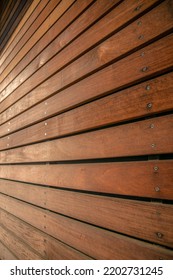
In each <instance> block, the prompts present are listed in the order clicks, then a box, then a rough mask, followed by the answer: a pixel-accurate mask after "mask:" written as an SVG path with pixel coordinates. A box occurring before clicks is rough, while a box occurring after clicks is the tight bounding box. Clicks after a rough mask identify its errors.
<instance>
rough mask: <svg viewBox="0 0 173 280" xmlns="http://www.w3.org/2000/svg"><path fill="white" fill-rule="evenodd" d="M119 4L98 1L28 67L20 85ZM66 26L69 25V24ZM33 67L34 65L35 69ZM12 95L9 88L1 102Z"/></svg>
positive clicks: (2, 96) (116, 0)
mask: <svg viewBox="0 0 173 280" xmlns="http://www.w3.org/2000/svg"><path fill="white" fill-rule="evenodd" d="M73 2H74V1H73ZM118 2H119V0H114V1H109V2H108V1H103V0H102V1H101V0H98V1H96V2H94V4H93V5H92V6H91V8H90V9H89V10H86V11H85V12H84V13H83V14H82V15H81V16H80V17H79V18H78V19H77V20H76V21H74V22H73V23H72V24H71V25H70V26H69V27H68V28H67V29H66V30H65V31H64V32H63V33H61V34H60V35H59V36H58V38H57V39H56V40H55V41H54V42H53V43H52V44H51V45H50V46H48V49H46V50H45V51H44V52H43V53H42V54H41V55H40V56H39V57H37V58H36V59H35V60H34V61H33V62H32V64H31V67H27V69H26V71H25V73H24V74H23V75H22V78H21V76H20V83H21V79H22V81H23V80H25V79H26V78H27V77H28V75H32V74H33V73H34V72H35V71H36V70H37V69H38V68H40V67H41V66H42V65H43V64H45V62H46V61H48V60H49V59H50V58H51V57H52V56H54V55H55V54H56V53H57V52H59V51H60V50H61V49H62V48H63V47H64V46H65V45H67V44H68V43H69V42H70V41H71V40H72V39H74V38H75V37H76V36H77V35H79V34H80V33H81V32H83V31H84V30H85V29H86V28H87V27H89V26H90V25H91V24H93V23H94V22H95V21H96V20H98V19H99V18H100V17H101V16H102V15H104V13H106V12H107V11H109V9H110V8H111V7H112V6H113V5H115V4H116V3H118ZM91 15H92V16H91ZM66 24H68V22H67V23H66ZM58 29H59V28H58ZM48 35H49V40H50V34H48ZM51 39H52V37H51ZM42 40H43V39H42ZM44 40H45V38H44ZM47 43H48V42H46V44H47ZM40 44H41V45H40V46H41V50H42V42H40ZM44 44H45V43H44ZM71 51H73V50H71ZM33 53H35V52H34V50H32V56H33ZM58 59H59V58H58ZM62 59H63V58H62ZM25 60H26V58H25ZM55 63H56V62H55ZM55 63H54V60H53V64H52V63H51V65H50V63H49V66H48V65H47V66H46V68H47V67H48V68H49V72H48V73H50V75H52V73H53V72H54V65H55ZM32 65H34V68H33V66H32ZM57 66H58V65H57ZM57 70H58V67H56V71H57ZM41 71H45V68H44V69H42V70H41ZM26 75H27V76H26ZM39 76H40V79H41V78H42V75H41V74H40V75H39ZM37 78H38V75H37V77H35V83H38V79H37ZM42 79H43V78H42ZM26 83H27V82H26ZM25 87H26V85H25ZM28 90H29V89H28ZM10 93H11V91H10V90H9V89H8V88H7V89H6V90H5V91H3V92H2V93H1V101H2V100H3V99H4V97H7V96H8V95H9V94H10Z"/></svg>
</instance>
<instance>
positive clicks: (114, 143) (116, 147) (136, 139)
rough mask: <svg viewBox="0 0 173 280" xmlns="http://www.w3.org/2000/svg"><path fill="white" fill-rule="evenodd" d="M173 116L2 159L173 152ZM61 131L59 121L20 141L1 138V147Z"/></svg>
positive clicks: (31, 147) (68, 139)
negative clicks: (58, 126) (57, 123)
mask: <svg viewBox="0 0 173 280" xmlns="http://www.w3.org/2000/svg"><path fill="white" fill-rule="evenodd" d="M172 119H173V115H167V116H163V117H158V118H153V119H149V120H144V121H139V122H135V123H130V124H124V125H120V126H115V127H111V128H105V129H100V130H97V131H91V132H87V133H83V134H79V135H74V136H71V137H64V138H60V139H57V140H52V141H49V142H42V143H37V144H34V145H28V146H23V147H19V148H15V149H10V150H9V151H2V152H1V153H0V162H1V164H2V163H20V162H46V161H48V162H50V161H63V160H81V159H97V158H114V157H123V156H138V155H150V154H164V153H172V152H173V141H172V129H173V122H172ZM153 125H154V126H153ZM37 127H38V126H37ZM47 127H48V128H47ZM57 131H58V128H57V129H56V128H55V124H53V125H52V130H51V126H49V125H48V126H45V125H44V126H43V125H42V126H40V127H39V129H37V130H36V132H35V131H34V133H33V134H32V135H31V132H30V134H23V135H22V137H21V138H20V140H19V138H18V140H17V138H15V137H14V138H12V137H10V139H8V137H6V138H5V139H1V149H6V148H7V149H8V148H10V147H12V146H13V145H17V144H13V143H15V142H13V141H16V140H17V141H18V145H21V144H25V143H27V142H29V143H32V142H34V141H37V140H38V137H39V135H41V137H42V138H41V139H42V140H44V139H46V140H47V139H49V138H51V137H53V136H54V137H56V136H57ZM168 131H169V134H168ZM35 133H37V134H36V135H35ZM51 133H52V134H51ZM53 133H54V134H53ZM16 134H17V132H16ZM41 139H40V140H41ZM8 143H9V145H8ZM132 143H135V145H132Z"/></svg>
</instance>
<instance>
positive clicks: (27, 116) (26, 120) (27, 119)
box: [0, 2, 172, 135]
mask: <svg viewBox="0 0 173 280" xmlns="http://www.w3.org/2000/svg"><path fill="white" fill-rule="evenodd" d="M164 3H165V2H164ZM160 7H162V5H161V6H160ZM157 9H158V7H157V8H156V9H154V10H157ZM149 14H150V13H149ZM149 14H147V15H149ZM163 14H164V13H163ZM147 15H145V16H144V18H145V17H146V16H147ZM149 18H150V20H151V18H152V19H153V17H149ZM164 22H166V21H165V20H164ZM135 24H136V22H135ZM132 25H133V24H132ZM150 25H151V23H150ZM129 27H130V26H129ZM129 27H127V28H125V29H124V31H125V30H126V31H127V29H128V28H129ZM152 30H153V29H152ZM154 30H156V28H154ZM159 30H160V26H159ZM122 32H123V31H121V32H120V33H122ZM127 33H128V34H132V32H127ZM118 34H119V33H118ZM150 35H151V32H150ZM116 36H117V35H115V37H116ZM113 37H114V36H113ZM113 37H111V38H113ZM124 37H125V38H127V34H126V36H123V38H124ZM145 37H146V36H145ZM110 40H112V39H108V40H107V41H106V42H107V43H108V42H111V41H110ZM131 41H132V42H134V39H133V40H131ZM138 41H140V40H138ZM106 42H104V43H102V44H101V45H102V46H103V45H104V44H105V45H106V44H107V43H106ZM118 42H120V41H119V40H118ZM111 45H112V46H113V50H114V52H113V53H114V54H115V49H116V48H117V47H118V45H117V44H112V42H111ZM120 45H122V44H120ZM114 46H116V47H114ZM128 46H129V44H128ZM98 48H100V46H99V47H98ZM61 55H62V52H61ZM66 57H67V56H66ZM108 60H109V58H108ZM108 60H106V61H105V60H104V63H105V62H107V61H108ZM63 61H64V60H63ZM21 75H23V72H22V73H21ZM170 75H171V74H170ZM168 76H169V75H168ZM166 77H167V76H166ZM159 80H161V81H163V83H164V82H165V84H167V86H166V88H165V90H166V92H167V91H168V89H169V86H170V85H171V84H172V79H171V77H170V80H169V79H168V80H167V79H164V77H159V78H158V79H156V81H155V80H154V86H155V83H157V81H159ZM150 83H152V81H150ZM141 86H142V87H143V85H141ZM139 87H140V86H137V87H135V88H134V90H135V91H136V90H137V89H138V88H139ZM151 87H152V86H151ZM132 90H133V88H132ZM127 91H128V90H126V91H125V93H126V92H127ZM141 91H142V92H143V88H141ZM125 93H124V92H123V94H124V95H125ZM149 93H150V91H149ZM153 93H154V92H152V94H153ZM156 94H157V92H156ZM131 95H132V93H131V94H129V98H130V97H131ZM138 95H139V93H138ZM138 95H137V96H138ZM143 95H144V94H143ZM147 96H150V94H145V97H147ZM151 96H152V95H151ZM159 96H160V95H159ZM159 96H158V97H157V96H156V100H160V97H159ZM125 97H126V96H125ZM56 98H57V99H58V94H57V95H55V96H54V97H51V98H49V99H48V100H47V102H48V103H49V108H48V112H47V115H46V116H47V117H48V116H49V115H53V114H56V113H59V112H61V111H62V110H64V109H67V108H63V107H60V105H61V102H58V101H59V100H57V101H56ZM167 98H168V97H167ZM164 100H166V99H165V98H164ZM164 100H163V101H161V104H162V102H163V103H165V102H164ZM167 100H168V104H169V106H170V105H171V103H172V102H171V101H169V98H168V99H167ZM144 101H145V99H144V96H143V97H142V100H140V103H141V102H144ZM124 102H125V100H124ZM133 102H134V101H133ZM145 102H146V101H145ZM20 103H21V101H19V102H18V103H16V104H15V105H14V106H12V107H11V108H10V109H11V110H10V111H9V110H8V111H5V112H4V113H2V115H1V121H0V123H3V122H5V121H7V120H9V119H10V118H12V117H13V116H14V115H16V114H18V113H21V111H22V110H23V109H24V108H23V106H21V105H20ZM140 103H139V104H140ZM148 103H149V101H148ZM55 104H56V106H55ZM57 104H60V105H57ZM146 104H147V103H146ZM26 106H28V103H27V105H26ZM58 106H59V107H60V108H59V107H58ZM89 106H91V105H89ZM89 106H88V107H89ZM16 107H17V108H16ZM43 107H45V106H44V102H42V103H40V104H38V105H37V106H36V108H31V111H30V113H29V112H27V113H24V114H22V116H20V117H18V118H17V119H16V120H14V122H11V131H15V130H16V129H18V128H20V127H22V126H25V125H28V124H30V123H32V122H33V121H37V120H40V119H42V118H43V117H44V116H43V112H42V111H43ZM117 107H118V106H117ZM124 107H126V106H124ZM128 107H129V106H128ZM138 107H139V108H140V109H141V107H142V106H137V108H138ZM161 107H162V106H161ZM55 108H56V109H55ZM118 108H119V107H118ZM118 108H117V110H118ZM159 108H160V105H159ZM152 109H153V108H152ZM155 109H156V106H155ZM84 110H86V109H84ZM117 110H116V111H117ZM119 110H120V109H119ZM97 111H98V110H97ZM114 111H115V110H114ZM150 111H151V110H150ZM84 112H85V111H84ZM93 112H95V110H93ZM133 112H134V110H133ZM145 112H148V110H145ZM124 114H125V113H124V112H122V114H121V116H122V115H123V116H124ZM33 115H34V120H33V117H32V116H33ZM37 115H38V117H37ZM20 124H21V126H20ZM13 127H14V128H13ZM5 131H6V125H4V126H2V127H1V135H4V134H5Z"/></svg>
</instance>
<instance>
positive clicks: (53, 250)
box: [0, 209, 91, 260]
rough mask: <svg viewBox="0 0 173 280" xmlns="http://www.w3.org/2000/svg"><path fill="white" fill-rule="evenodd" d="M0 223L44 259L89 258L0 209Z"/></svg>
mask: <svg viewBox="0 0 173 280" xmlns="http://www.w3.org/2000/svg"><path fill="white" fill-rule="evenodd" d="M0 219H1V224H2V225H3V226H4V227H6V228H8V229H9V230H10V231H11V232H14V233H15V235H16V236H17V237H19V238H21V239H22V240H23V241H24V242H25V243H26V244H28V245H29V246H30V247H31V248H32V249H34V250H35V251H37V253H39V254H40V255H41V256H42V257H43V258H45V259H46V260H52V259H54V260H67V259H68V260H89V259H91V258H90V257H88V256H87V255H84V254H82V253H80V252H79V251H77V250H75V249H73V248H71V247H69V246H67V245H65V244H64V243H62V242H60V241H58V240H57V239H55V238H53V237H51V236H49V235H47V234H45V233H43V232H42V231H40V230H38V229H36V228H34V227H32V226H30V225H29V224H27V223H25V222H23V221H22V220H19V219H18V218H16V217H15V216H13V215H11V214H9V213H7V212H5V211H3V210H2V209H0Z"/></svg>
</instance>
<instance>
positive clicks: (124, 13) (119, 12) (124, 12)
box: [1, 0, 157, 112]
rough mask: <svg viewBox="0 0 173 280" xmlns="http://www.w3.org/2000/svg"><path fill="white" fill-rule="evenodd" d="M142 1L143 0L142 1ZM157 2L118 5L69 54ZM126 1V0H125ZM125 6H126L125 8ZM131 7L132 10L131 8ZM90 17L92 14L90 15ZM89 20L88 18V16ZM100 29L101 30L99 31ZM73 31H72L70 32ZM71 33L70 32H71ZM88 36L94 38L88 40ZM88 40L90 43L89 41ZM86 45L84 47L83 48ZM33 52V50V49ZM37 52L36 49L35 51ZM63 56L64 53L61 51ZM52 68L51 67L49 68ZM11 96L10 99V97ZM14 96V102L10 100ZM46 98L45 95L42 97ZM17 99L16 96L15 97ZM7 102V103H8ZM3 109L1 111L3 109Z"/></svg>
mask: <svg viewBox="0 0 173 280" xmlns="http://www.w3.org/2000/svg"><path fill="white" fill-rule="evenodd" d="M140 2H141V1H140ZM155 2H157V1H156V0H155V1H154V0H152V1H147V2H146V1H143V0H142V5H141V6H140V7H141V9H139V10H138V11H136V4H137V3H136V1H134V3H133V5H132V1H130V4H129V5H126V4H127V3H125V6H122V5H120V6H118V7H120V9H118V7H117V9H115V10H113V11H112V12H111V13H109V14H108V15H107V16H105V17H103V19H101V20H100V21H99V22H98V23H97V24H95V25H93V26H92V27H91V28H90V29H89V31H87V32H85V33H84V34H83V35H82V37H81V38H79V39H77V40H76V41H75V42H73V46H72V45H71V46H70V47H68V50H67V52H68V56H69V53H73V52H75V53H76V50H78V54H81V53H82V52H83V51H84V50H86V49H87V48H91V47H92V46H93V45H94V44H96V43H98V42H99V40H101V39H103V38H104V37H106V36H108V33H109V34H111V32H115V30H117V31H118V30H119V29H120V28H122V27H123V25H125V24H127V22H130V21H131V20H132V19H134V20H135V19H136V17H137V16H139V15H140V14H141V13H142V11H143V9H144V10H145V9H146V8H149V7H150V8H151V6H153V5H154V4H155ZM123 3H124V2H123ZM123 7H124V8H123ZM129 9H130V10H129ZM114 13H115V14H114ZM89 18H90V16H89ZM87 21H88V18H87ZM79 26H80V25H79V24H78V26H77V27H78V28H79ZM72 30H73V29H72ZM98 30H99V32H98ZM70 33H72V32H70ZM70 33H69V34H70ZM62 36H63V37H61V38H59V39H61V41H63V42H64V34H62ZM88 38H92V40H91V41H90V40H88ZM81 39H82V42H83V43H82V44H81V41H80V40H81ZM61 41H59V43H58V42H56V44H55V45H56V46H57V45H61ZM87 42H88V43H87ZM83 45H84V48H83ZM72 50H73V51H72ZM32 53H33V51H32ZM34 53H35V51H34ZM61 56H62V53H61ZM68 56H67V55H66V54H64V56H63V59H62V61H63V60H64V58H66V57H68ZM41 59H42V58H41V57H40V61H41ZM49 70H50V69H49ZM20 94H21V93H20ZM18 95H19V92H18V94H17V96H18ZM22 96H23V95H20V96H18V97H17V99H19V98H21V97H22ZM9 98H10V99H9ZM9 98H8V100H6V101H5V100H4V102H5V103H4V104H3V105H4V106H3V107H2V104H1V108H2V109H3V110H4V107H5V109H6V108H7V107H9V106H10V105H11V104H13V103H14V98H13V96H11V97H10V96H9ZM11 98H12V102H11V101H10V100H11ZM42 98H44V97H42ZM15 101H17V100H16V97H15ZM6 102H7V103H6ZM3 110H1V112H2V111H3Z"/></svg>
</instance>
